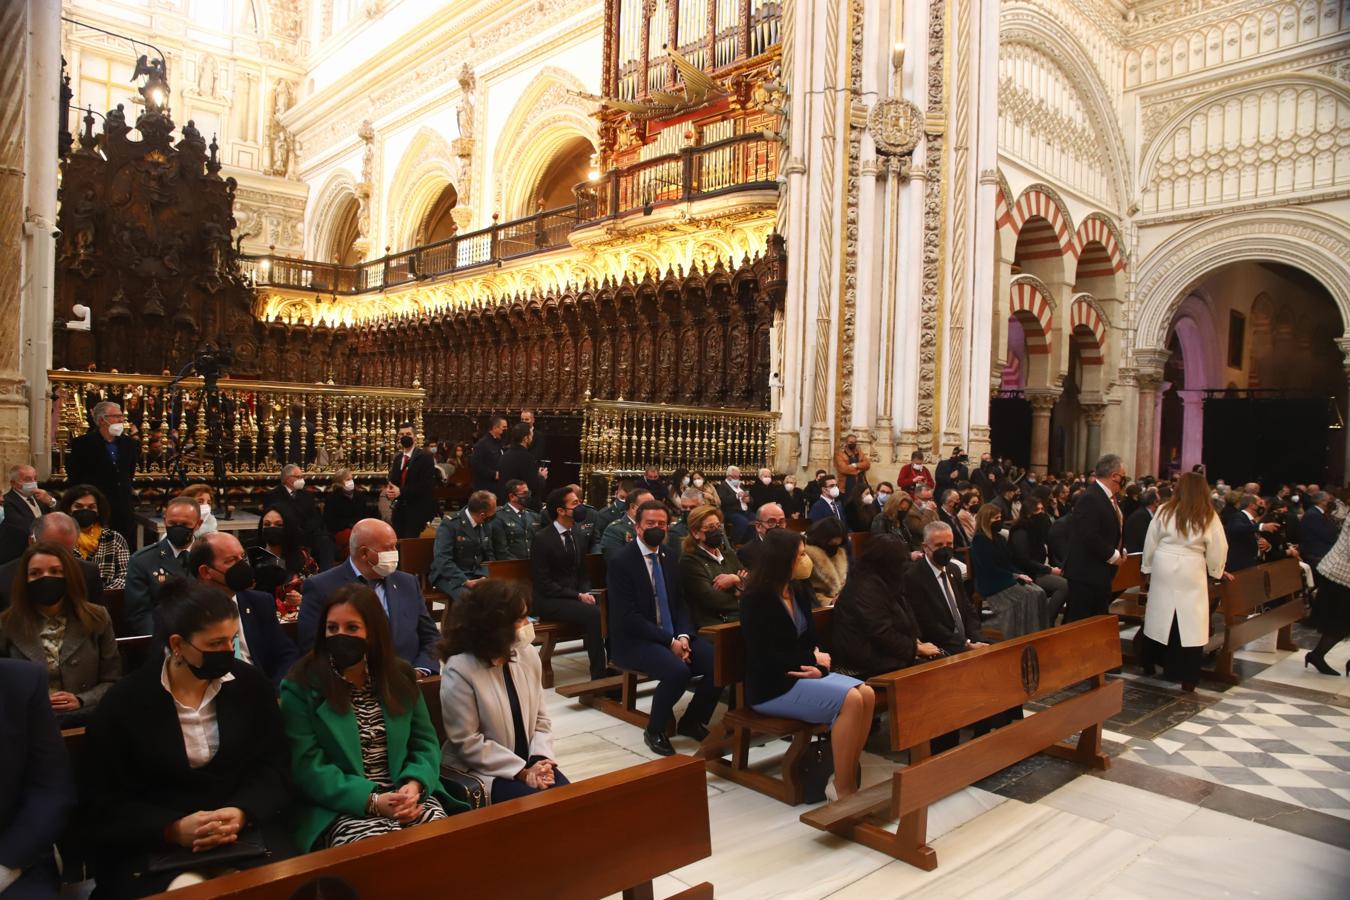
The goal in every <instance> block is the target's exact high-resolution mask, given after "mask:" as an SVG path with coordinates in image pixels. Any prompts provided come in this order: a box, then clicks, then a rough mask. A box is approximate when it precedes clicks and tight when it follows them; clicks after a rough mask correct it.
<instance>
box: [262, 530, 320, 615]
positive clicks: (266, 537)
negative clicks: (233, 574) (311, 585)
mask: <svg viewBox="0 0 1350 900" xmlns="http://www.w3.org/2000/svg"><path fill="white" fill-rule="evenodd" d="M248 561H249V564H250V565H251V566H253V573H254V575H255V576H256V578H257V581H256V583H255V585H254V587H255V588H256V589H257V590H260V591H266V592H267V593H269V594H271V595H272V598H273V599H274V600H275V601H276V604H277V614H278V615H281V616H286V615H290V614H293V613H294V612H295V611H296V610H298V609H299V608H300V588H301V587H302V585H303V584H304V580H305V579H306V578H308V577H309V576H311V575H314V574H316V573H317V572H318V571H319V564H318V563H316V562H315V561H314V558H313V557H312V556H310V555H309V551H308V550H306V549H305V548H304V547H302V546H301V545H300V529H299V526H298V525H297V523H295V522H292V521H289V520H288V519H287V518H286V513H285V512H284V511H283V510H282V509H281V507H279V506H268V507H266V508H265V509H264V510H263V511H262V515H261V516H259V517H258V537H257V540H256V541H255V542H254V543H253V545H252V546H250V547H249V548H248Z"/></svg>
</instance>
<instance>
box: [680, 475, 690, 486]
mask: <svg viewBox="0 0 1350 900" xmlns="http://www.w3.org/2000/svg"><path fill="white" fill-rule="evenodd" d="M680 486H681V487H688V486H689V476H688V475H686V476H684V477H683V478H681V479H680Z"/></svg>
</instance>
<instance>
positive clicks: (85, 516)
mask: <svg viewBox="0 0 1350 900" xmlns="http://www.w3.org/2000/svg"><path fill="white" fill-rule="evenodd" d="M70 517H71V518H72V519H74V520H75V521H76V522H78V523H79V525H80V527H81V528H92V527H93V526H94V525H95V524H96V523H97V522H98V510H96V509H74V510H71V512H70Z"/></svg>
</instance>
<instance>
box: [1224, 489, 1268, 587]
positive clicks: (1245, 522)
mask: <svg viewBox="0 0 1350 900" xmlns="http://www.w3.org/2000/svg"><path fill="white" fill-rule="evenodd" d="M1265 514H1266V503H1265V501H1264V500H1262V499H1261V498H1260V497H1258V496H1257V495H1256V494H1252V493H1244V494H1243V495H1242V496H1241V497H1238V501H1237V512H1236V513H1234V514H1233V515H1231V516H1229V517H1228V521H1227V522H1226V523H1224V528H1223V530H1224V536H1225V537H1227V538H1228V565H1227V566H1226V568H1227V569H1228V571H1229V572H1241V571H1242V570H1243V569H1250V568H1251V567H1252V566H1255V565H1259V564H1260V562H1261V555H1262V554H1263V553H1265V552H1266V551H1267V550H1269V549H1270V541H1268V540H1266V539H1265V537H1264V536H1263V535H1262V532H1269V531H1278V530H1279V527H1280V526H1279V525H1277V524H1275V523H1274V522H1262V521H1261V517H1262V516H1264V515H1265Z"/></svg>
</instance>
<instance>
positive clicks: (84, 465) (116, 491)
mask: <svg viewBox="0 0 1350 900" xmlns="http://www.w3.org/2000/svg"><path fill="white" fill-rule="evenodd" d="M89 419H90V421H91V422H93V424H94V427H93V428H91V429H89V431H88V432H86V433H85V434H82V435H80V436H79V437H77V438H75V439H74V440H72V441H71V442H70V452H69V453H68V454H67V456H66V481H67V483H69V484H88V485H92V486H93V487H96V488H98V489H99V490H100V491H102V492H103V495H104V496H105V497H107V498H108V507H109V517H108V524H109V525H111V526H112V529H113V530H114V531H116V532H118V533H119V534H121V535H122V537H124V538H126V539H127V543H128V544H130V545H131V546H133V547H134V546H136V544H137V541H136V498H135V495H134V494H133V493H132V485H133V483H134V479H135V476H136V466H137V465H138V464H139V462H140V458H141V445H140V443H139V442H137V441H134V440H132V439H131V438H130V437H128V436H127V435H125V434H123V432H124V431H125V430H126V427H127V426H126V416H124V415H123V414H122V407H121V406H118V405H117V404H116V403H114V402H112V401H111V400H104V401H103V402H102V403H96V404H94V408H93V409H92V410H90V412H89Z"/></svg>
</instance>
